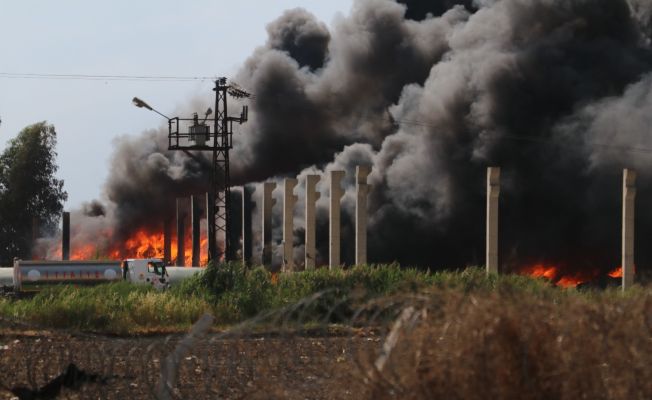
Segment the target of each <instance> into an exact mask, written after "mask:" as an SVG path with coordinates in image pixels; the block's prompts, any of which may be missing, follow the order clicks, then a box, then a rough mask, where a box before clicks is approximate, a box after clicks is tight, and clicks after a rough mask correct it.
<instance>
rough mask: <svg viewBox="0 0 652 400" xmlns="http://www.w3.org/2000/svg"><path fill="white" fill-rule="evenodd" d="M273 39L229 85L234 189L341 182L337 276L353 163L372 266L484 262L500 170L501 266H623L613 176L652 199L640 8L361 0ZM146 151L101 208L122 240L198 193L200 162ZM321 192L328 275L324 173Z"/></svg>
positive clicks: (275, 27)
mask: <svg viewBox="0 0 652 400" xmlns="http://www.w3.org/2000/svg"><path fill="white" fill-rule="evenodd" d="M268 33H269V39H268V41H267V43H266V44H265V45H264V46H262V47H260V48H258V49H257V50H256V51H255V52H254V54H252V56H251V57H250V58H249V59H248V60H246V62H245V63H244V65H243V67H242V68H241V70H240V71H239V73H238V74H237V76H235V77H234V80H235V81H236V82H238V83H239V84H240V85H242V86H243V87H245V88H247V89H248V90H250V91H252V92H253V93H254V94H255V99H253V100H252V101H251V104H250V106H251V112H250V117H251V121H250V122H249V123H248V124H247V125H245V126H244V127H242V128H241V129H240V132H241V134H239V135H237V136H235V149H234V152H233V153H232V173H233V177H234V181H235V183H236V184H244V183H252V182H261V181H263V180H268V179H270V180H272V179H274V180H277V181H278V182H279V186H280V182H281V179H282V178H283V177H288V176H289V177H295V176H298V177H299V178H300V181H303V177H305V175H306V174H307V173H326V172H327V171H329V170H332V169H345V170H346V171H347V179H346V182H345V186H346V188H347V195H346V196H345V198H344V200H343V207H344V215H343V221H345V226H344V228H343V229H344V253H343V254H344V261H345V262H347V263H351V262H352V261H353V260H352V254H353V248H352V247H353V240H352V236H351V232H352V227H351V222H350V221H351V219H352V218H351V216H352V214H353V206H354V202H353V189H354V182H353V172H354V169H355V166H356V165H358V164H368V165H372V167H373V171H372V174H371V175H370V177H369V181H370V183H371V184H372V185H373V189H372V192H371V198H370V213H371V216H370V223H371V227H370V236H369V246H370V248H369V258H370V260H371V261H374V262H387V261H394V260H397V261H400V262H402V263H403V264H410V265H421V266H430V267H434V268H438V267H458V266H464V265H468V264H481V263H483V261H484V237H483V235H484V213H485V210H484V204H485V203H484V196H485V174H486V167H487V166H493V165H496V166H501V167H502V169H503V188H502V199H501V201H502V205H501V211H502V214H501V254H502V257H503V260H502V261H503V263H505V264H506V265H508V266H510V267H512V268H519V267H522V266H523V265H528V264H532V263H537V262H544V263H550V264H555V265H560V266H563V267H564V268H566V269H568V270H579V269H587V268H591V269H596V268H598V269H602V270H604V271H606V270H610V269H613V268H614V267H615V266H617V265H618V256H619V237H620V201H621V200H620V187H621V173H622V172H621V171H622V168H623V167H625V166H631V167H634V168H637V169H638V170H639V172H640V174H639V175H640V176H639V198H640V199H641V200H640V202H639V204H643V203H644V202H645V201H646V200H644V199H645V198H650V196H652V189H651V188H652V185H651V183H652V181H651V180H650V178H649V177H648V176H647V175H646V172H645V171H646V170H647V169H648V167H650V166H651V164H652V154H651V153H650V151H649V150H647V149H649V148H651V147H652V144H650V140H649V137H648V135H647V127H648V126H650V122H651V121H650V117H649V115H651V114H650V111H651V108H652V96H651V95H650V90H651V89H650V88H651V85H652V79H651V78H650V76H651V75H650V74H651V73H652V48H651V47H650V46H651V42H650V39H651V37H652V5H651V3H650V2H648V1H643V0H527V1H526V0H475V1H466V0H464V1H463V0H459V1H453V0H438V1H426V0H401V1H399V2H397V1H393V0H358V1H356V2H355V3H354V6H353V9H352V10H351V12H350V14H349V15H347V16H345V17H340V18H339V19H337V20H336V21H335V23H334V24H333V26H332V27H331V28H330V30H329V29H328V28H326V26H325V25H324V24H323V23H321V22H319V21H317V20H316V19H315V17H313V16H312V15H310V14H309V13H308V12H306V11H304V10H301V9H297V10H290V11H288V12H286V13H285V14H284V15H283V16H281V17H280V18H279V19H278V20H276V21H274V22H272V23H271V24H270V25H269V26H268ZM148 135H149V136H150V138H146V139H142V141H143V142H142V143H136V142H138V141H139V140H141V139H123V141H122V142H121V144H120V143H119V146H118V150H117V153H116V154H117V155H116V158H115V160H114V161H115V162H114V170H113V171H112V175H111V178H110V179H109V182H108V183H107V187H106V194H107V200H108V201H109V202H110V203H111V204H114V205H115V207H114V208H113V211H112V212H113V213H114V214H113V217H114V218H115V219H117V220H118V221H120V222H119V226H133V225H123V224H125V223H126V221H133V222H134V223H135V222H138V223H147V222H146V221H147V220H149V216H151V215H152V213H158V212H164V211H165V207H167V206H166V204H167V203H165V202H162V201H161V202H159V201H158V200H159V199H166V198H169V197H170V196H169V193H174V194H180V193H182V192H184V191H192V190H196V189H197V188H198V187H201V182H203V181H202V180H203V179H205V173H202V171H205V169H203V168H202V165H201V163H197V162H196V161H194V160H192V159H189V158H187V157H186V156H185V155H183V154H177V153H175V154H171V153H168V152H166V151H165V150H164V148H165V143H158V144H157V145H152V143H153V141H152V140H150V139H151V138H152V137H153V136H154V133H153V132H149V133H146V134H145V136H146V137H147V136H148ZM157 135H159V136H160V132H159V133H158V134H157ZM157 137H158V136H157ZM163 137H164V135H163ZM148 146H149V147H148ZM135 148H137V150H134V149H135ZM134 152H135V153H134ZM319 189H320V190H321V192H322V199H321V200H320V201H319V211H318V220H319V232H318V236H317V239H318V243H319V244H320V246H321V249H320V253H321V257H322V258H321V262H325V261H326V260H325V257H326V256H327V252H326V248H325V246H326V243H327V242H326V240H325V239H326V238H325V232H326V229H327V219H326V218H327V217H326V215H327V208H326V207H327V196H328V193H327V179H326V175H324V177H323V179H322V182H321V184H320V187H319ZM302 190H303V188H302V187H299V188H298V189H297V193H298V194H300V195H302V194H303V192H302ZM279 192H280V190H278V191H277V193H279ZM142 199H147V200H146V201H143V200H142ZM279 200H280V198H279ZM302 201H303V199H300V202H299V206H298V207H297V213H296V214H297V226H302V225H301V224H302V212H301V208H302V207H303V202H302ZM278 209H280V207H278ZM110 210H111V207H108V208H107V213H110ZM279 212H280V211H279ZM276 218H277V220H278V218H279V217H278V215H277V216H276ZM254 221H256V222H257V221H258V219H255V220H254ZM637 222H638V228H637V229H638V234H639V235H638V237H639V238H640V241H639V243H638V244H639V245H638V246H637V248H638V252H637V257H638V259H637V261H638V264H639V266H642V267H645V266H649V265H651V262H652V251H650V250H648V249H647V248H646V246H644V245H642V244H643V243H644V242H643V240H644V238H645V237H650V233H652V232H651V231H650V229H651V228H650V226H652V224H651V223H652V213H650V212H649V211H647V210H646V209H645V208H644V207H639V214H638V220H637ZM297 229H299V228H297ZM300 233H301V232H300V230H297V241H296V242H297V245H298V246H300V245H301V242H302V241H301V235H300ZM278 235H280V230H279V233H278ZM278 235H277V237H276V239H277V241H278V240H280V238H279V237H278ZM298 249H299V250H297V258H298V259H300V258H301V251H300V247H298Z"/></svg>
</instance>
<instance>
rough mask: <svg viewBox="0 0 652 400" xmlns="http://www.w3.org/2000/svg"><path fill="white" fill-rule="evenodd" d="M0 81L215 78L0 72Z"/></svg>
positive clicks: (205, 79) (168, 80)
mask: <svg viewBox="0 0 652 400" xmlns="http://www.w3.org/2000/svg"><path fill="white" fill-rule="evenodd" d="M0 79H50V80H91V81H147V82H194V81H213V80H215V79H217V77H216V76H170V75H159V76H156V75H93V74H42V73H18V72H0Z"/></svg>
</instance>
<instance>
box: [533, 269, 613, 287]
mask: <svg viewBox="0 0 652 400" xmlns="http://www.w3.org/2000/svg"><path fill="white" fill-rule="evenodd" d="M520 273H521V274H523V275H529V276H532V277H535V278H545V279H548V280H549V281H551V282H553V283H554V284H555V285H557V286H559V287H564V288H568V287H576V286H577V285H579V284H580V283H584V282H587V281H590V280H592V279H595V278H597V277H598V275H599V272H598V271H592V272H584V273H576V274H575V275H568V274H564V273H563V272H562V271H561V270H560V268H558V267H555V266H546V265H544V264H536V265H534V266H532V267H527V268H524V269H523V270H522V271H521V272H520ZM609 276H610V277H612V278H620V277H622V267H618V268H615V269H614V270H612V271H611V272H609Z"/></svg>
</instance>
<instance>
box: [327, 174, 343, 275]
mask: <svg viewBox="0 0 652 400" xmlns="http://www.w3.org/2000/svg"><path fill="white" fill-rule="evenodd" d="M342 179H344V171H331V173H330V183H331V198H330V212H329V214H330V222H329V229H328V230H329V241H328V244H329V259H328V265H329V268H331V269H333V268H339V267H340V264H341V262H340V253H341V249H340V245H341V243H340V228H341V226H340V211H341V210H340V200H341V199H342V196H344V190H343V189H342V186H341V183H342Z"/></svg>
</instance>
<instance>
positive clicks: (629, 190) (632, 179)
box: [486, 167, 636, 290]
mask: <svg viewBox="0 0 652 400" xmlns="http://www.w3.org/2000/svg"><path fill="white" fill-rule="evenodd" d="M499 197H500V168H496V167H490V168H488V169H487V225H486V227H487V234H486V239H487V241H486V250H487V253H486V268H487V273H488V274H490V273H498V272H499V268H498V205H499ZM635 201H636V171H634V170H631V169H625V170H623V202H622V204H623V209H622V243H621V244H622V251H621V257H622V259H621V265H622V269H623V273H622V288H623V290H626V289H627V288H629V287H631V286H632V285H633V284H634V273H635V271H634V221H635V211H636V209H635Z"/></svg>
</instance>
